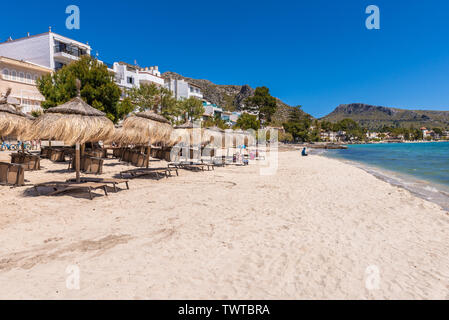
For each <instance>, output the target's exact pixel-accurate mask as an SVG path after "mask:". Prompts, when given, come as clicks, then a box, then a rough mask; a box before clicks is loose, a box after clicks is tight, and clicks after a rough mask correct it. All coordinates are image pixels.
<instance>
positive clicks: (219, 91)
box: [162, 71, 304, 125]
mask: <svg viewBox="0 0 449 320" xmlns="http://www.w3.org/2000/svg"><path fill="white" fill-rule="evenodd" d="M162 77H163V78H165V79H177V80H185V81H187V82H190V83H192V84H194V85H196V86H198V87H200V88H201V92H202V93H203V96H204V99H205V100H207V101H209V102H211V103H214V104H217V105H219V106H221V107H222V108H223V109H224V110H227V111H241V110H242V108H243V105H244V100H245V99H246V98H248V97H250V96H253V95H254V91H255V89H253V88H251V87H250V86H249V85H247V84H245V85H243V86H239V85H220V84H215V83H213V82H211V81H209V80H204V79H193V78H188V77H184V76H182V75H180V74H178V73H175V72H171V71H167V72H165V73H163V74H162ZM276 99H277V98H276ZM277 106H278V108H277V111H276V113H275V114H274V116H273V119H272V120H273V121H272V122H273V124H274V125H281V124H282V123H283V122H286V121H287V120H288V117H289V115H290V114H291V111H292V110H294V109H295V108H294V107H291V106H289V105H288V104H286V103H284V102H282V101H281V100H280V99H277ZM301 113H303V114H304V112H303V111H302V110H301Z"/></svg>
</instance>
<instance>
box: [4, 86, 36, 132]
mask: <svg viewBox="0 0 449 320" xmlns="http://www.w3.org/2000/svg"><path fill="white" fill-rule="evenodd" d="M10 93H11V89H8V91H7V92H6V95H5V96H4V97H3V98H2V99H0V136H17V137H18V138H25V137H27V135H28V133H29V128H30V125H31V119H30V117H28V116H27V115H26V114H24V113H22V112H20V111H18V110H16V108H15V107H14V106H13V105H12V104H11V102H12V103H15V101H14V100H11V99H10V97H9V94H10ZM17 102H18V101H17Z"/></svg>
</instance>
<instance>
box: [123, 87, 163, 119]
mask: <svg viewBox="0 0 449 320" xmlns="http://www.w3.org/2000/svg"><path fill="white" fill-rule="evenodd" d="M128 96H129V97H130V99H131V101H132V102H133V104H134V105H136V106H138V107H139V109H140V111H145V110H152V111H154V112H157V111H158V109H159V105H160V102H161V92H160V90H159V88H158V87H157V86H156V85H155V84H154V83H152V84H146V83H143V84H141V85H140V86H139V87H134V88H132V89H129V90H128Z"/></svg>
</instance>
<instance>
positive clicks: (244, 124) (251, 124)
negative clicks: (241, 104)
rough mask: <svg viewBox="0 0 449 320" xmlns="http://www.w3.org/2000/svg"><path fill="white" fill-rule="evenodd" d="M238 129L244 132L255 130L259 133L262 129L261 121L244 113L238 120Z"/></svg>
mask: <svg viewBox="0 0 449 320" xmlns="http://www.w3.org/2000/svg"><path fill="white" fill-rule="evenodd" d="M236 127H237V128H240V129H242V130H248V129H253V130H256V131H257V130H259V129H260V120H258V119H257V117H256V116H255V115H252V114H249V113H243V114H242V115H241V116H240V118H238V120H237V124H236Z"/></svg>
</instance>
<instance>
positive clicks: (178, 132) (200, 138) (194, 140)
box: [174, 121, 210, 145]
mask: <svg viewBox="0 0 449 320" xmlns="http://www.w3.org/2000/svg"><path fill="white" fill-rule="evenodd" d="M204 132H205V130H204V128H201V127H199V126H196V125H195V124H194V123H192V122H191V121H187V122H185V123H183V124H181V125H179V126H176V127H175V131H174V136H175V139H174V140H177V142H181V143H186V144H187V143H188V144H190V145H198V144H201V145H207V144H209V142H210V138H209V137H208V136H207V135H205V134H204Z"/></svg>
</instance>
